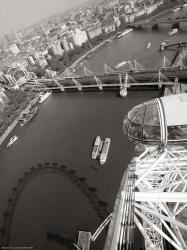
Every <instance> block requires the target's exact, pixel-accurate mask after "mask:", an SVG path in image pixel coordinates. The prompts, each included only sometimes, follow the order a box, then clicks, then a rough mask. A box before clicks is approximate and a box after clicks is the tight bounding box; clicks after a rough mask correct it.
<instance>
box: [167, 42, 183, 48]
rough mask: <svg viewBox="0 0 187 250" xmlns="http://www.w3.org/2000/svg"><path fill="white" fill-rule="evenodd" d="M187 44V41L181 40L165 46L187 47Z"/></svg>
mask: <svg viewBox="0 0 187 250" xmlns="http://www.w3.org/2000/svg"><path fill="white" fill-rule="evenodd" d="M186 45H187V42H179V43H173V44H167V45H164V48H171V47H185V46H186Z"/></svg>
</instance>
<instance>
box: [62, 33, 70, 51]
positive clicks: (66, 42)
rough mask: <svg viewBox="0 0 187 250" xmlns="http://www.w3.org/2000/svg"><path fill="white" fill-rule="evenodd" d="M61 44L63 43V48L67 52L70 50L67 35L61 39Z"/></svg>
mask: <svg viewBox="0 0 187 250" xmlns="http://www.w3.org/2000/svg"><path fill="white" fill-rule="evenodd" d="M60 44H61V47H62V49H63V50H65V51H66V52H68V51H69V50H70V46H69V43H68V41H67V39H66V38H65V37H64V38H63V39H62V40H61V42H60Z"/></svg>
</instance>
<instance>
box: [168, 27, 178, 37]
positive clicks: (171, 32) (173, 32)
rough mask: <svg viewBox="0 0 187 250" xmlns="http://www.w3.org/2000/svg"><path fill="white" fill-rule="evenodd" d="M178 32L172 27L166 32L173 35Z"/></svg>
mask: <svg viewBox="0 0 187 250" xmlns="http://www.w3.org/2000/svg"><path fill="white" fill-rule="evenodd" d="M177 32H178V29H172V30H171V31H169V32H168V36H173V35H174V34H176V33H177Z"/></svg>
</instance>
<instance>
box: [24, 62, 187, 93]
mask: <svg viewBox="0 0 187 250" xmlns="http://www.w3.org/2000/svg"><path fill="white" fill-rule="evenodd" d="M127 64H128V66H129V69H128V70H124V71H115V70H114V69H112V68H110V67H109V66H107V65H105V71H104V73H102V74H95V73H93V72H91V71H90V70H88V69H86V68H84V69H85V75H84V76H78V75H73V74H71V75H70V74H69V76H64V77H61V78H60V77H59V78H52V79H35V80H32V81H31V80H29V81H28V82H27V83H26V84H25V85H23V88H28V89H31V90H34V91H42V90H46V91H48V90H53V91H68V90H79V91H81V90H103V89H109V88H118V89H122V88H124V87H125V88H127V89H128V88H130V89H132V90H133V89H137V88H142V87H144V88H161V87H162V86H173V85H174V81H175V80H176V78H177V79H178V80H179V81H182V82H184V83H185V82H187V68H179V67H169V65H170V64H171V63H170V62H169V61H168V60H167V59H166V58H164V60H163V62H162V65H160V67H159V68H148V69H144V68H143V67H142V66H141V65H140V64H139V63H138V62H137V61H135V62H134V64H133V63H132V62H130V61H127Z"/></svg>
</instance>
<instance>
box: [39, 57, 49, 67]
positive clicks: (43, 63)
mask: <svg viewBox="0 0 187 250" xmlns="http://www.w3.org/2000/svg"><path fill="white" fill-rule="evenodd" d="M38 64H39V65H40V67H42V68H45V67H46V66H47V65H48V63H47V60H46V59H45V58H42V59H40V60H38Z"/></svg>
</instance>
